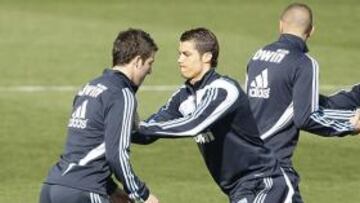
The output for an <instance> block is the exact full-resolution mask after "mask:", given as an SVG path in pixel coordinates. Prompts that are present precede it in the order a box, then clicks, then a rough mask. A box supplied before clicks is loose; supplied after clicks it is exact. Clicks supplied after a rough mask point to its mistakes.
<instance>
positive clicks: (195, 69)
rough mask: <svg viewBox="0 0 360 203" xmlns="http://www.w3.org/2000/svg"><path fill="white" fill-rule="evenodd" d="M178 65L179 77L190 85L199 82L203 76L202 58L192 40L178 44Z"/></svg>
mask: <svg viewBox="0 0 360 203" xmlns="http://www.w3.org/2000/svg"><path fill="white" fill-rule="evenodd" d="M178 63H179V67H180V72H181V75H182V76H183V77H184V78H185V79H188V80H190V82H191V83H192V82H196V81H198V80H200V79H201V78H202V76H203V75H204V62H203V60H202V56H201V55H200V53H199V51H198V50H197V49H196V48H195V42H194V41H192V40H190V41H184V42H180V45H179V58H178Z"/></svg>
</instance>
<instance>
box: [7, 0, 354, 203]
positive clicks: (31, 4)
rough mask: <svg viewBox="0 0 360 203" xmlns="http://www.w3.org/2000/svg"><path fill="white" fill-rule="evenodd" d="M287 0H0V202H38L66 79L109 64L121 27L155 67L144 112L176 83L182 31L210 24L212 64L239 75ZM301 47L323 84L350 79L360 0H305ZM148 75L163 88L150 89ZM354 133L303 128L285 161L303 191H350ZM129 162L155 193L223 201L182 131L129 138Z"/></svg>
mask: <svg viewBox="0 0 360 203" xmlns="http://www.w3.org/2000/svg"><path fill="white" fill-rule="evenodd" d="M291 2H292V1H286V0H272V1H265V0H264V1H260V0H222V1H219V0H201V1H200V0H199V1H193V0H181V1H180V0H179V1H176V0H151V1H150V0H136V1H131V0H106V1H100V0H61V1H60V0H0V115H1V121H0V203H5V202H6V203H7V202H12V203H35V202H38V196H39V191H40V187H41V183H42V181H43V180H44V178H45V177H46V175H47V171H48V169H49V168H50V167H51V165H52V164H54V163H55V162H56V161H57V160H58V157H59V155H60V154H61V152H62V150H63V146H64V141H65V137H66V126H67V122H68V117H69V115H70V111H71V104H72V98H73V96H74V94H75V92H76V90H77V89H78V88H79V87H80V86H81V85H82V84H84V83H86V82H87V81H88V80H90V79H92V78H94V77H96V76H98V75H100V74H101V73H102V70H103V69H104V68H107V67H110V66H111V48H112V42H113V40H114V39H115V37H116V36H117V34H118V32H119V31H121V30H125V29H127V28H129V27H132V28H141V29H144V30H145V31H147V32H149V33H150V34H151V35H152V36H153V38H154V39H155V41H156V42H157V44H158V46H159V47H160V50H159V52H158V53H157V57H156V62H155V64H154V66H153V73H152V75H151V76H150V77H148V78H147V79H146V81H145V84H144V85H145V87H144V88H142V89H140V91H139V93H138V95H137V98H138V103H139V106H138V107H139V108H138V110H139V113H140V114H141V116H142V117H143V118H146V117H147V116H149V115H150V114H151V113H152V112H155V111H157V109H158V108H159V107H160V106H161V105H162V104H164V103H165V102H166V100H167V98H168V97H169V96H170V95H171V94H172V91H173V90H174V87H176V86H179V85H181V83H182V82H183V79H182V78H181V77H180V76H179V71H178V67H177V62H176V61H177V55H178V53H177V47H178V38H179V36H180V34H181V33H182V32H183V31H185V30H188V29H190V28H193V27H198V26H204V27H207V28H210V29H211V30H212V31H213V32H214V33H215V34H216V35H217V37H218V40H219V42H220V50H221V51H220V60H219V66H218V71H219V72H221V73H223V74H225V75H230V76H231V77H233V78H236V79H238V81H239V82H240V84H243V83H244V78H245V77H244V75H245V74H244V73H245V68H246V64H247V61H248V60H249V58H250V57H251V55H252V54H253V53H254V52H255V51H256V50H257V49H258V48H260V47H262V46H263V45H265V44H268V43H270V42H273V41H275V40H276V39H277V38H278V18H279V15H280V13H281V11H282V10H283V9H284V8H285V7H286V6H287V5H288V4H289V3H291ZM303 2H304V3H307V4H309V5H310V6H311V7H312V9H313V12H314V15H315V26H316V32H315V35H314V36H313V37H312V38H311V40H310V41H309V42H308V46H309V48H310V54H311V55H312V56H314V57H315V58H316V59H317V60H318V62H319V63H320V70H321V71H320V75H321V76H320V77H321V80H320V86H321V92H322V93H324V94H330V93H332V92H334V91H336V90H339V89H341V88H347V87H349V86H351V85H352V84H354V83H358V82H359V80H360V77H359V76H360V71H359V67H358V66H359V64H360V57H359V53H360V39H359V35H360V28H359V23H360V1H358V0H343V1H338V0H313V1H310V0H309V1H303ZM154 86H161V87H164V88H163V89H160V90H159V89H154V88H152V87H154ZM359 156H360V140H359V137H348V138H330V139H329V138H322V137H319V136H316V135H312V134H308V133H304V132H303V133H301V139H300V143H299V147H298V148H297V151H296V154H295V159H294V160H295V167H296V168H297V169H298V171H299V172H300V174H301V177H302V182H301V191H302V195H303V198H304V200H305V202H310V203H311V202H316V203H329V202H342V203H354V202H360V193H359V188H360V162H359ZM131 160H132V164H133V167H134V170H135V172H136V173H137V174H138V175H139V176H140V177H141V178H142V179H143V180H145V181H146V183H147V184H148V186H149V187H150V189H151V190H152V192H153V193H154V194H156V195H157V196H158V197H159V199H160V201H161V202H165V203H174V202H176V203H189V202H196V203H208V202H228V200H227V198H226V196H225V195H223V194H222V192H221V191H220V190H219V188H218V187H217V186H216V184H215V183H214V182H213V180H212V179H211V177H210V175H209V173H208V172H207V169H206V167H205V164H204V163H203V161H202V158H201V155H200V153H199V152H198V149H197V146H196V144H195V142H194V141H193V140H192V139H190V138H189V139H182V140H180V139H176V140H160V141H158V142H156V143H155V144H153V145H150V146H135V145H133V147H132V158H131Z"/></svg>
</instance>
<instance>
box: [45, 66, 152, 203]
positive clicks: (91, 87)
mask: <svg viewBox="0 0 360 203" xmlns="http://www.w3.org/2000/svg"><path fill="white" fill-rule="evenodd" d="M136 90H137V87H136V86H135V85H134V84H133V83H132V82H131V81H130V80H129V79H128V78H127V77H126V76H125V75H123V74H122V73H121V72H119V71H114V70H105V71H104V74H103V75H102V76H100V77H98V78H96V79H94V80H93V81H91V82H89V83H88V84H86V85H85V86H84V87H83V88H82V89H81V90H80V91H79V92H78V93H77V95H76V96H75V98H74V102H73V111H72V114H71V117H70V119H69V123H68V137H67V142H66V146H65V150H64V153H63V154H62V155H61V157H60V160H59V162H58V163H56V164H55V166H54V167H53V168H52V169H51V170H50V172H49V175H48V178H47V180H46V181H45V182H46V183H49V184H58V185H64V186H68V187H73V188H78V189H82V190H86V191H92V192H96V193H99V194H107V193H109V192H110V190H113V189H114V187H116V185H115V183H114V182H112V180H111V175H112V173H114V174H115V176H116V178H117V179H118V180H119V181H120V182H121V183H122V184H123V186H124V189H125V191H126V192H128V194H129V197H130V198H131V199H133V200H141V201H144V200H146V199H147V198H148V196H149V190H148V188H147V187H146V186H145V184H144V183H143V182H142V181H140V179H139V178H138V177H137V176H136V175H135V174H134V172H133V170H132V167H131V164H130V135H131V131H132V127H133V121H134V115H135V112H136V106H137V102H136V99H135V96H134V94H135V92H136Z"/></svg>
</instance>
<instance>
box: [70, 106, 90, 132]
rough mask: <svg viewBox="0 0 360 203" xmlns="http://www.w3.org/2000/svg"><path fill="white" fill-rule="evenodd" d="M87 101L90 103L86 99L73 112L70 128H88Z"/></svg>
mask: <svg viewBox="0 0 360 203" xmlns="http://www.w3.org/2000/svg"><path fill="white" fill-rule="evenodd" d="M87 103H88V100H85V101H84V102H83V103H82V104H81V105H80V106H79V107H77V108H76V110H75V111H74V112H73V114H72V115H71V118H70V120H69V124H68V127H69V128H80V129H84V128H86V124H87V121H88V119H85V115H86V106H87Z"/></svg>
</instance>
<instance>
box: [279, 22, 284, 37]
mask: <svg viewBox="0 0 360 203" xmlns="http://www.w3.org/2000/svg"><path fill="white" fill-rule="evenodd" d="M283 31H284V22H282V21H281V20H280V21H279V33H280V34H282V33H283Z"/></svg>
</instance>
